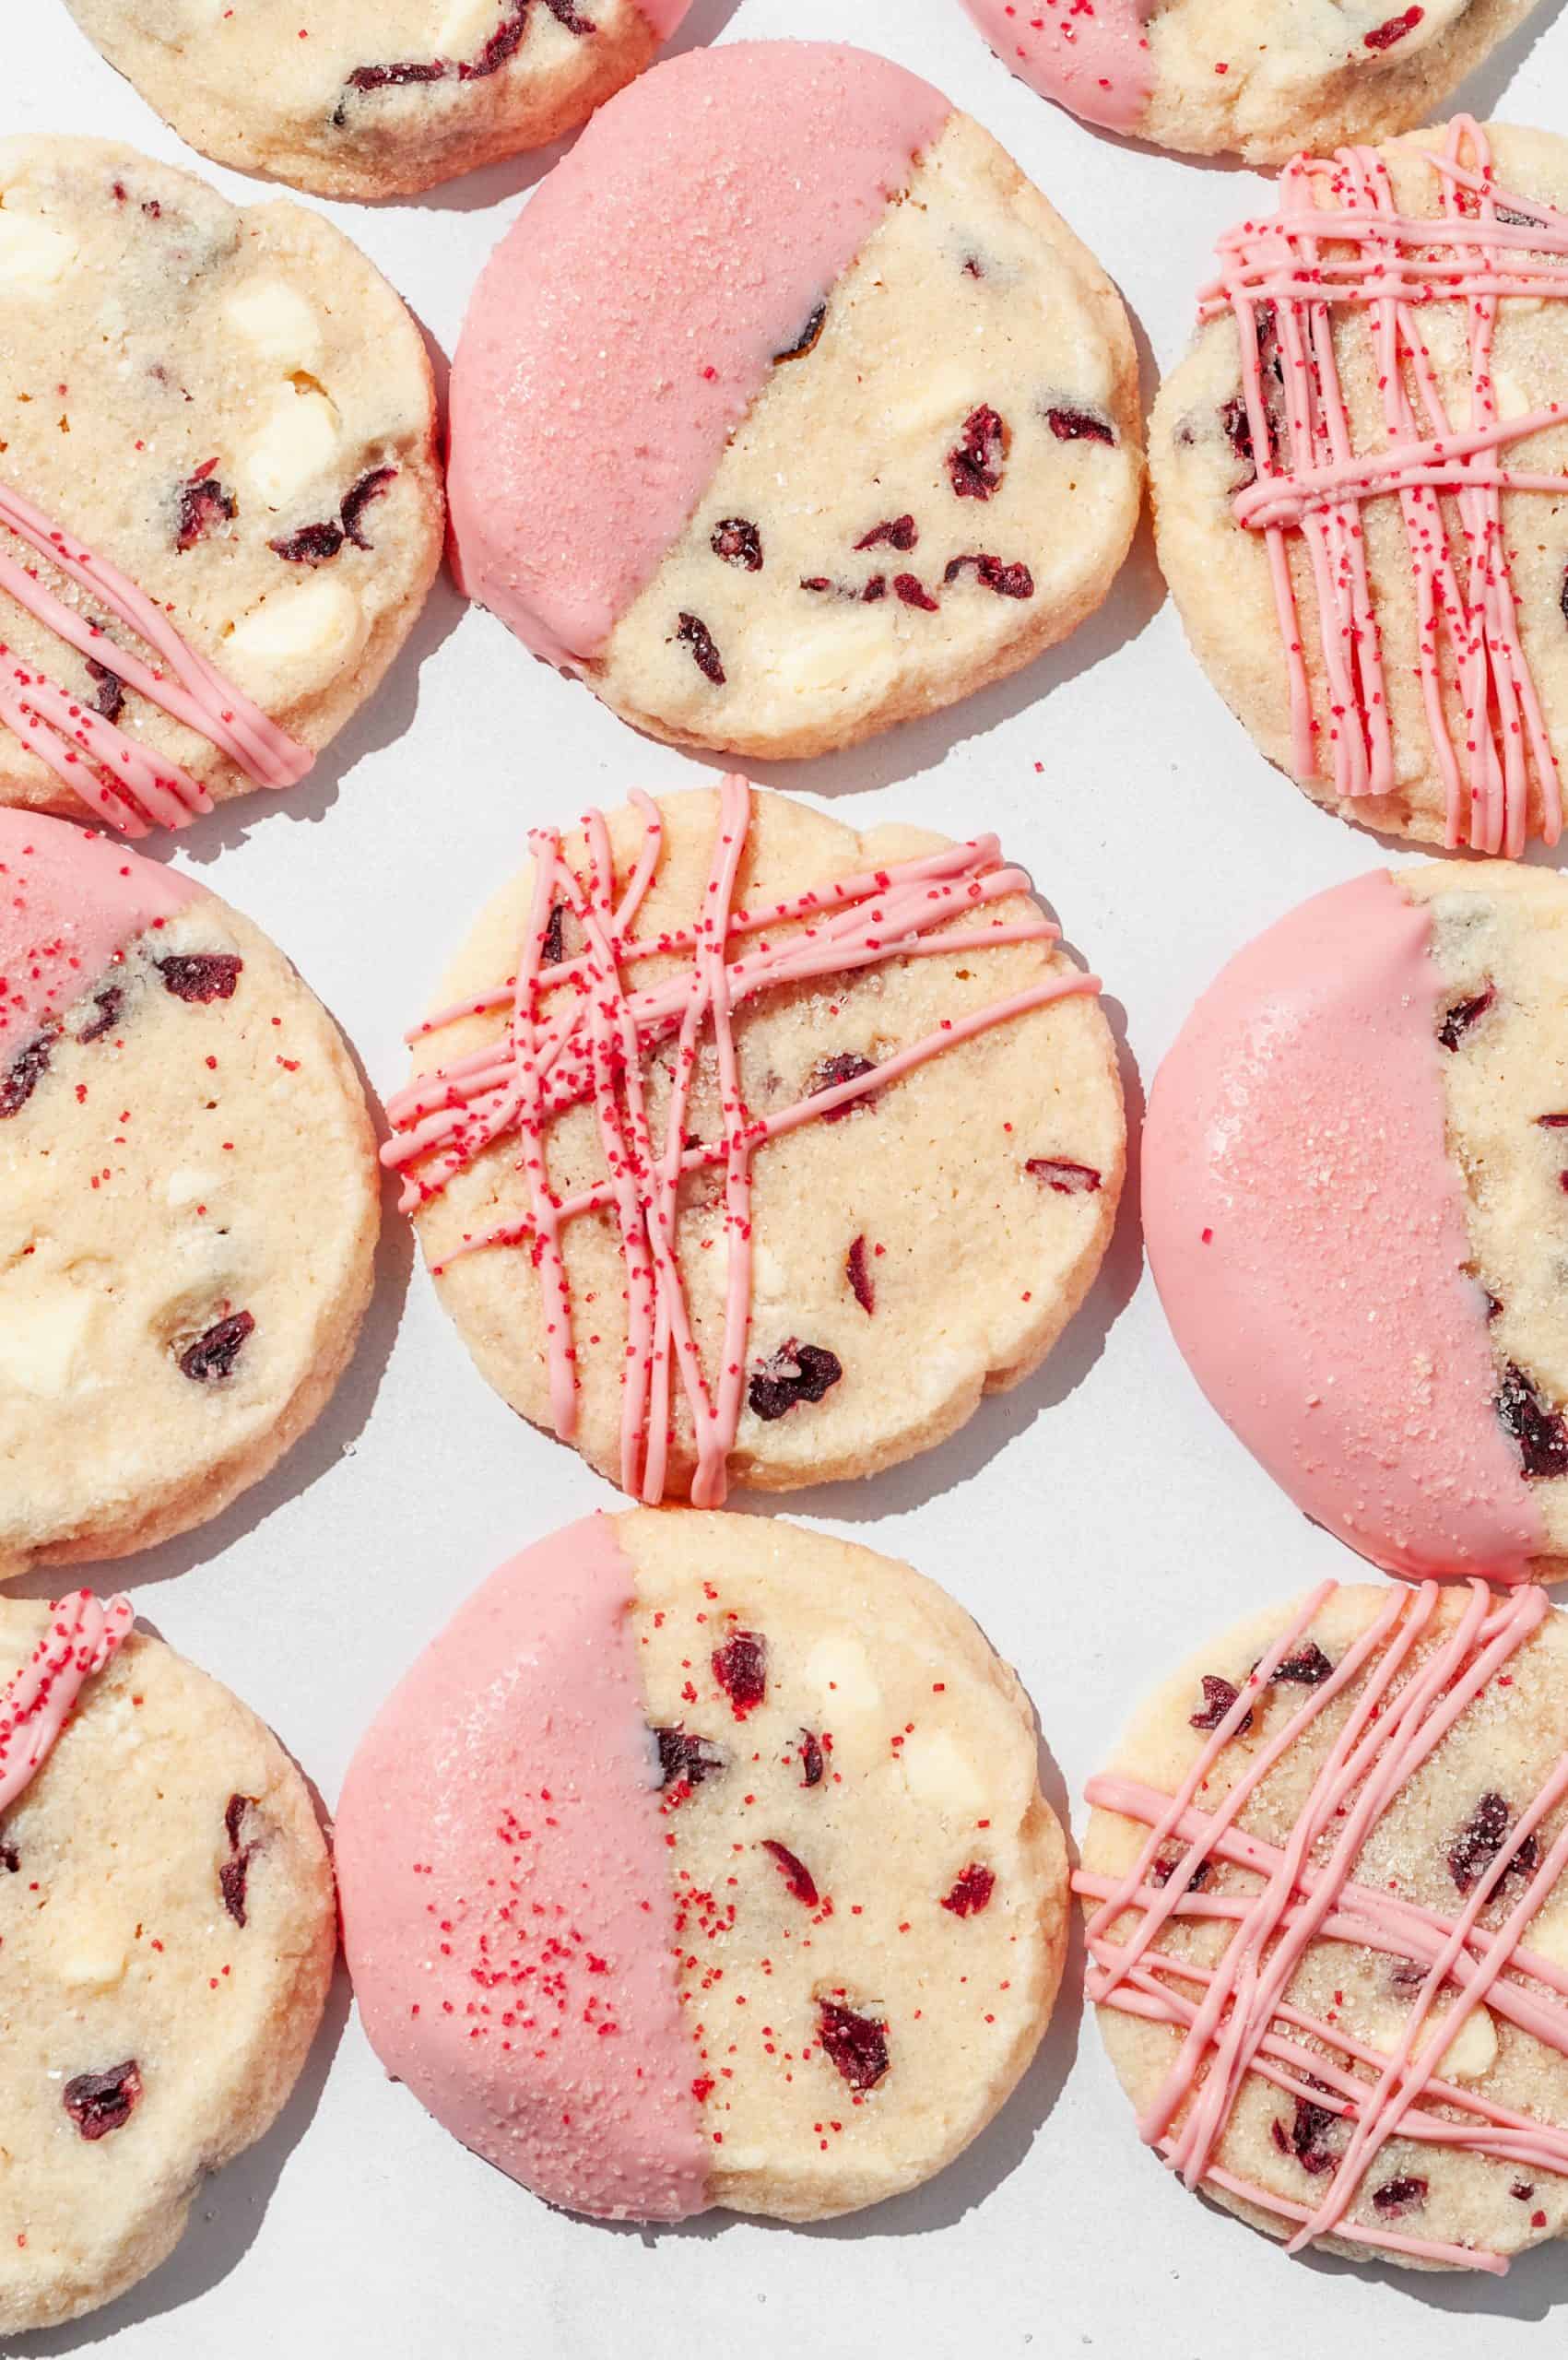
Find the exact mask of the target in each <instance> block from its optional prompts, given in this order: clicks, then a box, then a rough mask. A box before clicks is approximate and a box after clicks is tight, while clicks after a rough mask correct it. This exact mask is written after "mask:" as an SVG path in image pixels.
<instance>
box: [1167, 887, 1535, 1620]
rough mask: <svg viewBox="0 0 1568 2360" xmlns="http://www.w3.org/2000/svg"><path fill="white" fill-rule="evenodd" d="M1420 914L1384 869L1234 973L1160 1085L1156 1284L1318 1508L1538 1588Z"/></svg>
mask: <svg viewBox="0 0 1568 2360" xmlns="http://www.w3.org/2000/svg"><path fill="white" fill-rule="evenodd" d="M1431 933H1432V916H1431V912H1430V910H1428V909H1426V908H1424V907H1423V906H1421V904H1419V903H1411V902H1409V901H1407V899H1406V898H1405V896H1404V894H1402V893H1401V892H1400V891H1399V890H1398V888H1397V884H1396V883H1395V880H1394V879H1392V878H1391V877H1390V876H1389V874H1388V872H1387V871H1386V870H1385V869H1377V870H1374V871H1373V873H1372V874H1371V875H1369V876H1366V877H1362V878H1358V879H1355V881H1354V882H1353V883H1351V884H1349V885H1340V886H1336V887H1334V888H1333V889H1332V890H1331V891H1328V892H1326V893H1318V894H1315V895H1314V897H1313V898H1312V900H1310V901H1308V902H1304V903H1303V904H1302V905H1301V907H1300V908H1298V909H1296V910H1293V911H1291V914H1290V915H1289V916H1288V917H1286V918H1283V919H1281V920H1280V922H1279V924H1278V925H1277V926H1270V927H1269V929H1268V930H1267V933H1266V934H1263V935H1260V936H1259V937H1258V938H1257V939H1256V941H1255V942H1252V943H1249V944H1248V945H1247V947H1246V949H1245V950H1243V951H1241V952H1240V953H1239V954H1238V955H1237V957H1236V958H1234V959H1233V960H1232V962H1231V963H1230V965H1229V966H1228V967H1227V968H1226V969H1225V970H1224V972H1223V973H1222V974H1221V975H1220V977H1219V978H1218V979H1217V981H1216V982H1215V983H1214V984H1213V985H1211V986H1210V987H1209V989H1208V991H1207V992H1206V993H1205V995H1204V997H1202V999H1201V1000H1199V1002H1198V1004H1197V1008H1196V1009H1194V1010H1193V1012H1192V1014H1191V1016H1190V1017H1189V1018H1188V1019H1187V1021H1186V1023H1185V1026H1184V1027H1183V1029H1182V1032H1181V1033H1180V1035H1179V1037H1178V1039H1177V1041H1176V1043H1175V1044H1174V1046H1173V1048H1172V1049H1171V1051H1170V1053H1169V1055H1168V1056H1167V1057H1166V1058H1165V1061H1164V1063H1163V1065H1162V1066H1161V1068H1160V1072H1159V1074H1158V1075H1157V1077H1156V1079H1155V1082H1154V1087H1153V1090H1152V1091H1151V1092H1150V1094H1149V1119H1148V1122H1147V1124H1146V1126H1145V1131H1144V1147H1143V1171H1144V1221H1145V1231H1146V1234H1147V1238H1148V1245H1149V1267H1150V1268H1151V1269H1152V1270H1153V1273H1154V1278H1155V1282H1156V1284H1157V1285H1158V1287H1159V1290H1160V1297H1161V1302H1162V1304H1164V1307H1165V1313H1166V1316H1167V1317H1168V1318H1169V1320H1170V1322H1171V1327H1172V1331H1173V1334H1174V1336H1175V1339H1176V1341H1177V1342H1178V1344H1179V1345H1180V1346H1181V1349H1182V1351H1183V1353H1184V1354H1185V1358H1186V1360H1187V1362H1188V1363H1189V1365H1190V1366H1191V1368H1192V1371H1193V1374H1194V1375H1195V1376H1196V1377H1197V1380H1198V1383H1199V1384H1200V1385H1201V1386H1202V1387H1203V1389H1204V1391H1205V1392H1206V1393H1207V1394H1208V1398H1209V1399H1210V1400H1211V1401H1212V1402H1213V1403H1214V1406H1215V1408H1216V1409H1217V1410H1219V1411H1220V1415H1221V1417H1223V1418H1224V1419H1225V1420H1226V1421H1227V1422H1228V1423H1229V1424H1230V1425H1232V1427H1233V1428H1234V1429H1235V1431H1236V1433H1237V1434H1239V1435H1240V1436H1241V1438H1242V1440H1243V1441H1244V1443H1245V1444H1246V1445H1247V1447H1248V1449H1249V1450H1252V1451H1253V1452H1255V1453H1256V1456H1257V1457H1258V1458H1260V1459H1261V1460H1262V1462H1263V1464H1264V1466H1265V1467H1267V1469H1268V1470H1269V1472H1270V1474H1272V1475H1273V1477H1274V1478H1275V1481H1277V1482H1279V1483H1281V1484H1283V1486H1284V1487H1285V1489H1286V1490H1287V1491H1288V1492H1289V1493H1291V1497H1292V1498H1293V1499H1295V1500H1296V1501H1298V1502H1299V1504H1301V1506H1302V1507H1303V1508H1304V1509H1305V1510H1306V1512H1307V1514H1308V1515H1309V1516H1315V1517H1316V1519H1317V1521H1318V1522H1319V1523H1320V1524H1323V1525H1325V1526H1326V1528H1328V1530H1329V1531H1331V1532H1333V1533H1335V1534H1337V1535H1338V1538H1339V1539H1341V1540H1348V1541H1349V1542H1350V1545H1351V1546H1352V1547H1353V1548H1356V1549H1359V1550H1361V1551H1362V1553H1363V1555H1365V1556H1368V1557H1370V1558H1372V1559H1373V1562H1374V1563H1377V1564H1380V1565H1383V1566H1385V1567H1388V1568H1391V1569H1393V1570H1396V1571H1398V1572H1401V1573H1405V1574H1413V1575H1423V1574H1457V1573H1480V1572H1485V1573H1487V1574H1489V1575H1491V1577H1492V1579H1494V1580H1503V1581H1522V1580H1525V1579H1527V1577H1528V1575H1529V1571H1530V1561H1531V1558H1532V1557H1534V1556H1536V1555H1539V1553H1541V1552H1542V1551H1543V1549H1544V1546H1545V1540H1544V1531H1543V1527H1542V1524H1541V1518H1540V1513H1539V1508H1538V1506H1537V1504H1536V1502H1535V1499H1534V1497H1533V1495H1532V1493H1531V1492H1530V1489H1529V1486H1528V1485H1527V1482H1526V1481H1525V1479H1524V1476H1523V1474H1522V1472H1521V1471H1520V1467H1519V1462H1518V1457H1517V1454H1516V1452H1515V1450H1514V1449H1513V1448H1512V1447H1511V1446H1510V1445H1509V1443H1508V1440H1507V1437H1506V1436H1505V1434H1503V1428H1502V1426H1501V1425H1500V1423H1499V1422H1498V1418H1497V1415H1496V1411H1495V1408H1494V1406H1493V1397H1494V1395H1495V1393H1496V1390H1497V1382H1498V1379H1497V1373H1496V1369H1495V1367H1494V1364H1493V1361H1492V1354H1491V1343H1490V1340H1489V1338H1488V1333H1487V1320H1486V1298H1485V1296H1484V1294H1483V1293H1482V1291H1481V1289H1480V1286H1479V1285H1478V1284H1477V1283H1476V1281H1475V1280H1474V1279H1473V1277H1471V1276H1470V1275H1469V1269H1468V1266H1469V1264H1470V1259H1471V1246H1470V1240H1469V1233H1468V1224H1467V1221H1466V1216H1465V1200H1464V1192H1463V1189H1462V1187H1461V1185H1460V1181H1459V1177H1458V1174H1457V1173H1456V1169H1455V1167H1454V1165H1453V1164H1452V1162H1450V1161H1449V1157H1448V1153H1447V1143H1446V1138H1445V1132H1444V1100H1443V1075H1442V1069H1441V1064H1440V1060H1441V1057H1442V1056H1443V1052H1442V1051H1441V1050H1440V1049H1439V1047H1438V1045H1437V1030H1438V1025H1439V1022H1440V1021H1441V1007H1442V1001H1443V997H1444V994H1443V984H1442V978H1441V976H1440V974H1439V972H1438V969H1437V966H1436V964H1435V962H1433V961H1432V959H1431V958H1430V957H1429V955H1428V949H1429V944H1430V941H1431Z"/></svg>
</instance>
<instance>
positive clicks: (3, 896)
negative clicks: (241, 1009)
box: [0, 808, 199, 1072]
mask: <svg viewBox="0 0 1568 2360" xmlns="http://www.w3.org/2000/svg"><path fill="white" fill-rule="evenodd" d="M198 891H199V888H198V887H196V886H195V885H193V884H192V883H191V882H190V881H189V879H186V878H183V877H181V876H179V875H177V874H176V873H175V871H174V870H172V869H169V868H162V867H159V866H158V864H157V863H156V862H154V861H150V860H142V859H140V858H139V857H138V856H137V855H136V854H135V853H128V852H126V851H125V849H124V846H123V845H121V844H111V843H110V842H108V841H107V840H106V839H105V838H104V837H102V836H90V835H88V833H87V832H85V830H83V829H81V828H75V827H72V826H71V825H70V823H69V822H68V821H66V820H45V819H41V818H39V817H38V816H37V814H35V813H33V812H29V811H15V810H6V809H4V808H0V1072H3V1071H4V1069H5V1068H6V1067H7V1066H8V1065H9V1064H10V1062H11V1058H12V1056H13V1055H14V1054H15V1052H16V1051H17V1050H18V1049H21V1048H23V1047H25V1046H26V1044H27V1043H28V1042H29V1040H32V1039H33V1038H35V1037H36V1035H37V1034H38V1033H39V1032H41V1031H43V1030H45V1029H46V1028H47V1027H49V1026H51V1025H53V1023H56V1022H58V1021H59V1020H60V1018H61V1017H63V1016H64V1014H65V1010H66V1009H68V1008H69V1007H70V1005H71V1003H72V1002H73V1000H77V999H79V998H80V997H81V996H82V995H83V993H84V992H86V991H87V990H88V988H89V986H90V985H92V984H94V983H95V982H97V981H98V979H99V978H100V976H102V975H104V974H105V973H108V971H109V970H110V968H112V966H113V964H114V962H115V961H116V960H117V959H118V958H119V957H120V955H121V953H122V952H123V951H124V949H125V946H126V944H127V943H128V942H130V941H131V940H132V939H133V938H134V937H135V936H136V935H138V934H140V933H142V932H143V931H144V930H145V929H146V928H147V927H148V926H160V925H162V923H163V922H164V921H165V919H167V918H171V917H172V916H173V915H174V914H175V913H176V912H177V911H179V910H183V908H185V906H186V904H187V903H190V902H192V901H193V900H195V897H196V894H197V892H198Z"/></svg>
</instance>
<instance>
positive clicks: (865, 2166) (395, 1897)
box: [336, 1509, 1067, 2221]
mask: <svg viewBox="0 0 1568 2360" xmlns="http://www.w3.org/2000/svg"><path fill="white" fill-rule="evenodd" d="M336 1847H337V1862H338V1873H339V1876H340V1878H341V1880H342V1892H343V1925H344V1940H345V1944H346V1947H347V1950H348V1963H349V1969H350V1972H351V1974H352V1976H353V1978H354V1988H355V1993H356V1996H357V1998H358V2000H359V2003H360V2017H361V2019H362V2021H363V2024H364V2026H365V2030H366V2032H367V2034H368V2035H369V2036H370V2039H371V2045H372V2047H374V2048H375V2051H376V2054H377V2055H378V2056H379V2057H380V2059H381V2060H382V2062H383V2064H384V2065H385V2067H386V2069H387V2071H389V2072H390V2073H392V2074H394V2075H395V2076H396V2078H397V2079H398V2080H400V2081H404V2082H407V2084H408V2086H409V2087H410V2089H412V2090H413V2092H414V2094H415V2095H416V2096H417V2097H419V2099H421V2100H422V2101H423V2103H424V2104H425V2105H426V2106H429V2108H430V2112H431V2113H432V2114H433V2115H435V2117H436V2118H437V2119H438V2120H439V2121H441V2122H442V2123H444V2124H445V2125H446V2127H447V2129H448V2130H452V2131H453V2132H454V2133H455V2135H456V2136H457V2137H458V2138H459V2139H461V2140H462V2141H463V2142H465V2144H466V2145H467V2146H470V2147H473V2148H474V2149H476V2150H477V2153H479V2154H481V2155H483V2156H485V2157H486V2158H487V2160H488V2161H489V2162H490V2163H492V2164H498V2165H500V2166H501V2170H502V2171H505V2172H508V2173H510V2174H511V2176H512V2177H513V2179H517V2180H521V2181H522V2182H523V2184H524V2185H525V2187H527V2188H531V2189H534V2190H535V2191H536V2193H537V2194H538V2195H540V2196H543V2197H547V2198H548V2199H549V2201H551V2202H552V2203H556V2204H562V2205H567V2206H569V2207H571V2208H572V2210H573V2211H575V2212H590V2213H595V2214H599V2215H601V2216H607V2217H611V2218H616V2219H623V2218H631V2219H641V2220H678V2219H681V2218H683V2217H685V2216H686V2215H688V2214H690V2213H692V2212H702V2211H704V2210H706V2209H707V2208H708V2207H709V2206H711V2205H727V2206H731V2207H733V2208H734V2209H735V2210H736V2211H737V2212H764V2213H771V2214H773V2215H775V2216H776V2217H778V2218H781V2219H784V2220H789V2221H811V2220H820V2219H823V2218H825V2217H827V2216H828V2215H831V2214H832V2213H836V2212H853V2211H855V2209H856V2208H858V2207H859V2206H861V2205H865V2204H875V2203H877V2202H878V2201H880V2200H881V2199H882V2198H884V2197H888V2196H896V2195H898V2194H899V2193H901V2191H902V2190H903V2189H909V2188H913V2187H914V2186H916V2185H917V2183H918V2182H920V2181H921V2180H924V2179H928V2178H929V2177H931V2175H932V2174H933V2173H935V2172H937V2171H940V2170H941V2169H942V2167H943V2165H945V2164H948V2163H950V2162H951V2161H952V2159H953V2157H954V2156H955V2155H957V2154H959V2153H961V2150H962V2149H963V2148H965V2147H966V2146H968V2144H969V2142H971V2140H973V2138H975V2137H976V2136H977V2135H978V2133H979V2132H980V2131H981V2130H984V2127H985V2125H986V2123H988V2122H989V2121H990V2119H991V2118H992V2116H993V2115H994V2114H995V2113H996V2110H997V2108H998V2107H999V2106H1001V2105H1002V2104H1003V2102H1004V2100H1005V2099H1006V2098H1007V2097H1008V2094H1009V2093H1010V2092H1011V2090H1012V2088H1013V2086H1014V2084H1015V2083H1017V2081H1018V2080H1019V2077H1020V2074H1021V2073H1022V2072H1023V2071H1024V2068H1025V2067H1026V2066H1027V2065H1028V2063H1029V2060H1030V2059H1031V2057H1032V2055H1033V2053H1034V2050H1035V2047H1036V2046H1037V2044H1038V2042H1039V2040H1040V2036H1041V2035H1042V2033H1043V2031H1044V2029H1045V2024H1046V2022H1047V2020H1048V2018H1049V2016H1050V2013H1051V2007H1052V2002H1053V2001H1054V2000H1055V1995H1056V1987H1057V1985H1058V1983H1059V1982H1060V1980H1061V1974H1062V1963H1063V1958H1064V1954H1065V1952H1066V1947H1067V1850H1066V1846H1065V1845H1064V1843H1063V1839H1062V1832H1061V1829H1060V1828H1059V1827H1058V1826H1057V1824H1056V1822H1055V1819H1054V1818H1053V1817H1052V1815H1051V1812H1050V1811H1049V1810H1048V1809H1047V1808H1046V1805H1045V1802H1044V1800H1043V1798H1042V1796H1041V1793H1040V1787H1039V1779H1038V1775H1037V1752H1036V1738H1035V1729H1034V1719H1033V1715H1032V1712H1031V1710H1030V1706H1029V1701H1028V1699H1027V1697H1026V1696H1025V1695H1024V1693H1023V1691H1022V1689H1021V1688H1020V1686H1019V1683H1018V1681H1017V1680H1016V1679H1015V1677H1014V1676H1013V1674H1012V1672H1011V1671H1010V1670H1008V1667H1007V1665H1006V1664H1004V1663H1002V1662H1001V1661H1000V1660H999V1659H998V1658H996V1656H995V1655H993V1653H992V1651H991V1649H990V1648H989V1646H987V1645H986V1643H985V1641H984V1638H983V1637H982V1636H981V1634H980V1633H979V1631H977V1630H976V1628H975V1626H974V1624H973V1622H971V1621H970V1620H969V1617H968V1616H967V1615H966V1614H964V1613H962V1612H961V1611H960V1609H959V1608H958V1607H956V1606H955V1605H954V1604H953V1602H952V1600H951V1599H949V1598H948V1597H947V1596H945V1595H944V1593H943V1592H942V1591H941V1590H939V1589H937V1587H936V1586H935V1585H934V1584H933V1583H931V1582H928V1581H924V1580H922V1578H921V1576H920V1575H918V1574H915V1573H912V1572H911V1570H910V1568H909V1567H908V1566H907V1565H901V1564H897V1563H893V1562H892V1561H891V1560H890V1559H889V1558H886V1557H878V1556H874V1555H873V1554H872V1552H870V1551H869V1550H867V1549H855V1548H851V1547H849V1546H847V1545H846V1544H845V1543H844V1542H843V1541H839V1540H829V1539H827V1538H826V1537H825V1536H823V1535H821V1534H819V1533H814V1532H803V1531H800V1530H798V1529H797V1528H795V1527H793V1526H790V1525H787V1524H768V1525H760V1524H757V1523H754V1522H751V1521H749V1520H746V1521H743V1520H742V1519H740V1518H739V1517H735V1516H704V1515H701V1514H696V1513H692V1512H690V1511H682V1510H672V1511H670V1512H669V1513H666V1514H664V1515H654V1514H653V1513H651V1512H650V1511H649V1510H647V1509H637V1510H634V1511H633V1512H632V1513H631V1514H630V1515H627V1516H615V1517H605V1516H591V1517H589V1518H588V1519H587V1520H586V1521H585V1522H584V1523H582V1524H577V1525H573V1526H572V1527H571V1528H569V1529H568V1530H567V1531H565V1532H562V1533H559V1534H558V1535H557V1536H556V1537H555V1538H554V1539H553V1540H548V1541H545V1542H543V1543H542V1544H541V1545H540V1546H538V1547H536V1548H534V1549H530V1550H528V1551H526V1552H525V1553H524V1555H522V1556H521V1557H516V1558H514V1559H513V1561H512V1563H510V1564H508V1565H504V1566H502V1568H501V1571H500V1572H499V1573H498V1574H495V1575H492V1576H491V1578H490V1579H489V1581H488V1582H487V1583H486V1584H485V1585H484V1587H482V1588H481V1589H479V1590H478V1591H477V1593H476V1594H475V1596H474V1597H473V1598H471V1599H469V1601H468V1603H467V1604H466V1606H465V1607H464V1608H463V1609H462V1610H461V1611H460V1612H459V1613H458V1615H457V1616H456V1618H455V1620H454V1622H452V1623H450V1624H449V1625H448V1627H447V1629H446V1630H445V1631H444V1632H443V1633H442V1635H441V1636H440V1637H439V1638H438V1639H437V1640H436V1641H435V1643H434V1645H433V1646H430V1648H428V1649H427V1651H426V1652H425V1654H424V1655H423V1656H422V1657H421V1658H419V1662H418V1663H417V1664H416V1665H415V1666H414V1669H413V1670H412V1671H411V1672H410V1673H409V1674H408V1676H407V1679H406V1680H405V1681H403V1683H402V1685H401V1687H400V1688H398V1689H397V1691H396V1692H395V1694H394V1695H393V1696H392V1697H391V1699H390V1700H389V1702H388V1703H387V1704H386V1705H385V1706H384V1707H383V1710H382V1712H381V1714H380V1716H379V1717H378V1718H377V1720H376V1722H375V1724H374V1726H373V1727H372V1728H371V1731H370V1733H369V1735H368V1736H367V1737H366V1738H365V1739H364V1740H363V1741H362V1742H361V1744H360V1749H359V1752H358V1753H357V1754H356V1756H355V1758H354V1761H353V1764H351V1766H350V1768H349V1772H348V1780H347V1782H346V1784H345V1787H344V1790H343V1799H342V1802H341V1804H340V1806H339V1809H338V1814H337V1828H336Z"/></svg>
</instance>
